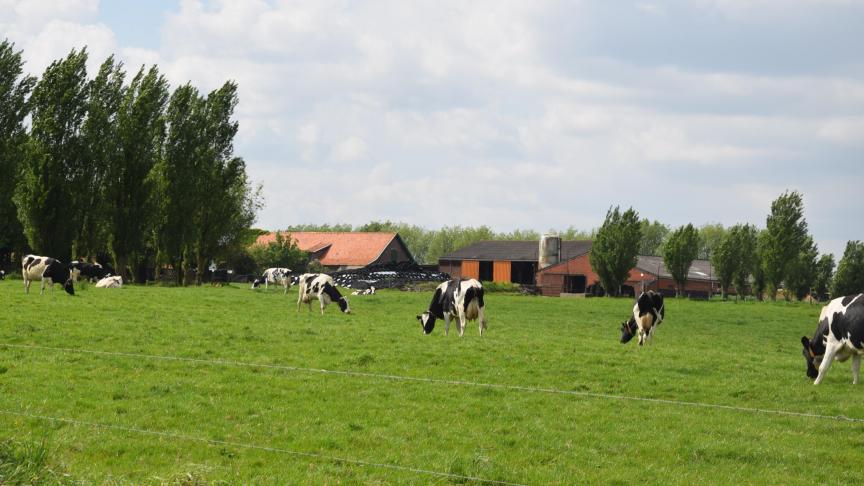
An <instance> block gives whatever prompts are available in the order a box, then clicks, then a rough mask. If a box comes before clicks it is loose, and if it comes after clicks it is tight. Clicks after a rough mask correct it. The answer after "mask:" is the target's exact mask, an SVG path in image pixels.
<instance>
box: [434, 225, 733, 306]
mask: <svg viewBox="0 0 864 486" xmlns="http://www.w3.org/2000/svg"><path fill="white" fill-rule="evenodd" d="M591 243H592V242H591V241H589V240H579V241H561V240H560V239H557V238H556V237H552V238H551V239H550V238H548V237H547V238H544V240H541V241H539V242H538V241H481V242H478V243H475V244H473V245H470V246H467V247H465V248H460V249H458V250H456V251H454V252H451V253H448V254H446V255H444V256H442V257H441V258H440V259H439V260H438V268H439V270H440V271H442V272H446V273H449V274H450V276H452V277H454V278H458V277H465V278H468V277H470V278H476V279H479V280H483V281H491V282H513V283H518V284H527V285H536V286H537V288H538V289H539V291H540V293H542V294H543V295H547V296H567V295H575V296H579V295H585V294H586V293H591V291H592V290H593V289H594V288H596V284H598V283H599V282H600V277H599V276H598V275H597V273H595V272H594V270H593V269H592V268H591V263H590V261H589V259H588V258H589V254H590V252H591ZM624 285H625V286H626V287H625V290H629V291H631V292H635V293H637V294H638V293H639V292H641V291H643V290H649V289H650V290H657V291H660V292H662V293H664V294H667V295H670V294H671V295H674V294H675V281H674V280H672V275H671V274H670V273H669V271H668V270H667V269H666V266H665V265H664V264H663V258H662V257H658V256H640V257H639V259H638V261H637V263H636V266H635V267H634V268H633V269H632V270H630V276H629V277H628V279H627V281H626V282H625V283H624ZM718 289H719V285H718V283H717V279H716V277H715V274H714V269H713V267H712V266H711V263H710V262H708V261H707V260H694V261H693V264H692V265H691V266H690V272H689V274H688V277H687V284H686V285H685V287H684V294H685V295H690V296H693V297H706V296H708V294H709V292H713V291H716V290H718Z"/></svg>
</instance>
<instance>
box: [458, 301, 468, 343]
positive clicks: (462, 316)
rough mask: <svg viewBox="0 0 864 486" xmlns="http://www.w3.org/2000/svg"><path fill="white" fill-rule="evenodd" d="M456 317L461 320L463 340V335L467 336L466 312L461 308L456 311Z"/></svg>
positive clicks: (460, 332) (460, 327) (460, 335)
mask: <svg viewBox="0 0 864 486" xmlns="http://www.w3.org/2000/svg"><path fill="white" fill-rule="evenodd" d="M456 317H457V318H458V319H459V337H460V338H461V337H462V335H463V334H465V321H466V320H467V319H466V317H465V311H464V310H462V309H461V308H460V309H459V310H458V311H456Z"/></svg>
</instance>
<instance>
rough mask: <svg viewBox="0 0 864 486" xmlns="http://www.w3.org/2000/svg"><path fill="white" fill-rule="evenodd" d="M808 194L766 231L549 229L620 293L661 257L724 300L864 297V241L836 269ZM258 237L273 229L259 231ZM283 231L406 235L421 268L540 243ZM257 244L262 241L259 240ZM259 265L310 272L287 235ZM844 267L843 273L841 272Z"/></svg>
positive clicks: (787, 200)
mask: <svg viewBox="0 0 864 486" xmlns="http://www.w3.org/2000/svg"><path fill="white" fill-rule="evenodd" d="M803 213H804V204H803V198H802V196H801V194H800V193H798V192H795V191H792V192H788V191H787V192H786V193H784V194H782V195H781V196H779V197H778V198H777V199H776V200H774V201H773V202H772V204H771V211H770V213H769V214H768V216H767V218H766V224H765V228H763V229H759V228H757V227H756V226H754V225H752V224H736V225H734V226H731V227H728V228H726V227H724V226H723V225H722V224H719V223H710V224H705V225H703V226H701V227H699V228H696V227H695V226H694V225H693V224H687V225H683V226H681V227H678V228H674V229H673V228H670V227H669V226H667V225H665V224H662V223H660V222H659V221H649V220H648V219H644V218H643V219H640V217H639V214H638V213H637V212H636V211H635V210H634V209H633V208H629V209H627V210H625V211H622V210H621V208H620V207H614V208H610V209H609V211H608V212H607V214H606V218H605V220H604V222H603V225H602V226H600V227H599V228H595V229H592V230H589V231H584V230H578V229H576V228H573V227H572V226H571V227H569V228H567V229H566V230H564V231H556V230H554V229H552V230H549V232H550V233H556V234H558V235H560V236H561V238H562V239H563V240H577V239H591V240H593V246H592V250H591V254H590V257H589V259H590V261H591V265H592V267H593V269H594V271H595V272H596V273H597V274H598V276H599V277H600V283H601V285H602V286H603V287H604V288H605V289H610V291H609V292H608V293H610V294H612V295H614V294H616V293H618V292H620V289H621V286H622V285H623V283H624V282H625V281H626V280H627V278H628V276H629V272H630V270H631V269H632V268H634V267H635V266H636V262H637V259H638V257H639V256H640V255H654V256H661V257H662V258H663V262H664V264H665V266H666V268H667V269H668V271H669V273H670V274H671V275H672V278H673V280H674V281H675V282H676V285H677V290H678V292H679V293H681V291H682V290H683V288H684V286H685V284H686V281H687V275H688V273H689V270H690V267H691V266H692V263H693V261H694V260H709V261H710V262H711V264H712V267H713V269H714V275H712V277H713V278H715V279H716V280H717V281H718V282H719V286H720V291H721V295H722V297H723V298H724V299H726V298H728V293H729V290H730V289H732V288H734V289H735V295H736V298H743V297H745V296H747V295H753V296H756V297H757V298H758V299H760V300H761V299H762V298H763V296H765V295H768V296H769V298H771V299H772V300H773V299H776V296H777V294H778V291H779V289H781V288H782V289H784V296H785V297H786V298H792V297H795V298H797V299H799V300H800V299H804V298H806V297H807V296H808V295H811V296H813V297H814V298H817V299H821V300H824V299H826V298H827V297H828V296H829V295H847V294H852V293H857V292H864V243H862V242H860V241H850V242H848V243H847V246H846V251H845V253H844V255H843V257H842V259H841V260H840V263H839V265H836V263H835V261H834V256H833V255H831V254H823V255H819V252H818V249H817V247H816V244H815V243H814V241H813V237H812V235H810V233H809V231H808V226H807V221H806V219H805V218H804V216H803ZM256 231H257V232H255V234H254V236H257V235H258V234H263V233H265V231H263V230H256ZM283 231H287V232H289V233H290V232H292V231H324V232H327V231H389V232H397V233H399V235H400V236H401V237H402V239H403V241H404V242H405V244H406V246H407V247H408V250H409V251H410V252H411V253H412V255H413V256H414V258H415V259H416V260H417V261H418V262H420V263H426V264H436V263H438V259H439V258H441V257H442V256H443V255H446V254H447V253H450V252H452V251H454V250H457V249H459V248H463V247H465V246H468V245H471V244H473V243H476V242H478V241H484V240H531V241H536V240H539V239H540V237H541V234H540V233H539V232H537V231H535V230H530V229H529V230H522V229H517V230H514V231H511V232H496V231H494V230H492V229H491V228H489V227H488V226H479V227H464V226H447V227H443V228H441V229H437V230H435V229H426V228H423V227H421V226H417V225H410V224H407V223H394V222H391V221H383V222H382V221H372V222H369V223H366V224H363V225H359V226H352V225H350V224H335V225H330V224H306V225H296V226H289V227H287V228H285V229H284V230H283ZM249 241H250V244H251V242H253V241H254V237H253V238H251V239H250V240H249ZM250 252H251V254H252V258H251V260H253V261H254V262H257V264H258V266H259V267H261V268H264V267H268V266H287V267H289V268H294V269H302V268H304V265H305V262H306V256H305V254H304V253H303V252H302V251H300V250H299V249H298V248H296V245H293V244H292V242H291V240H290V238H281V239H280V240H278V241H277V242H274V243H272V244H270V245H268V246H265V247H254V246H253V247H252V249H251V250H250ZM835 266H836V269H837V271H836V273H835V272H834V270H835Z"/></svg>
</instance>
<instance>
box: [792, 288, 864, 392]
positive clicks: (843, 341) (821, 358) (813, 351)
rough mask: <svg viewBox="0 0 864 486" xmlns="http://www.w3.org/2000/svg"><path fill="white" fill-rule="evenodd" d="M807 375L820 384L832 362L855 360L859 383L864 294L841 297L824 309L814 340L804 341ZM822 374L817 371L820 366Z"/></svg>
mask: <svg viewBox="0 0 864 486" xmlns="http://www.w3.org/2000/svg"><path fill="white" fill-rule="evenodd" d="M801 344H803V345H804V351H803V353H804V359H805V360H806V361H807V376H809V377H810V378H815V379H816V380H815V381H814V382H813V384H814V385H818V384H819V383H821V382H822V380H823V379H824V378H825V374H826V373H828V368H830V367H831V362H833V361H834V360H835V359H836V360H837V361H841V362H842V361H846V360H847V359H849V357H850V356H851V357H852V384H854V385H857V384H858V374H859V372H860V371H861V355H862V354H864V294H858V295H848V296H846V297H838V298H836V299H834V300H832V301H831V302H829V303H828V305H826V306H825V307H823V308H822V312H821V313H820V314H819V325H818V326H817V327H816V333H814V334H813V339H807V336H803V337H802V338H801ZM817 366H818V367H819V371H818V372H817V371H816V367H817Z"/></svg>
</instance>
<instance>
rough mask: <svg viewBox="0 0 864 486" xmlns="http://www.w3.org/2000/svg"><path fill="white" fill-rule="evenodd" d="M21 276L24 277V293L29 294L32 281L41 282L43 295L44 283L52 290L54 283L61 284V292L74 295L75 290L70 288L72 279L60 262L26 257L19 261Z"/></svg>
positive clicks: (31, 256) (39, 257) (46, 258)
mask: <svg viewBox="0 0 864 486" xmlns="http://www.w3.org/2000/svg"><path fill="white" fill-rule="evenodd" d="M21 276H22V277H24V293H27V294H29V293H30V282H32V281H33V280H37V279H38V280H41V281H42V291H41V292H40V294H42V293H45V283H46V282H47V283H48V285H49V286H50V287H51V290H52V291H53V290H54V284H55V283H61V282H62V283H63V290H65V291H66V293H68V294H69V295H75V288H74V287H73V286H72V278H71V276H70V274H69V267H67V266H66V265H63V264H62V263H61V262H60V260H56V259H54V258H51V257H43V256H37V255H27V256H25V257H24V258H22V259H21Z"/></svg>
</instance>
